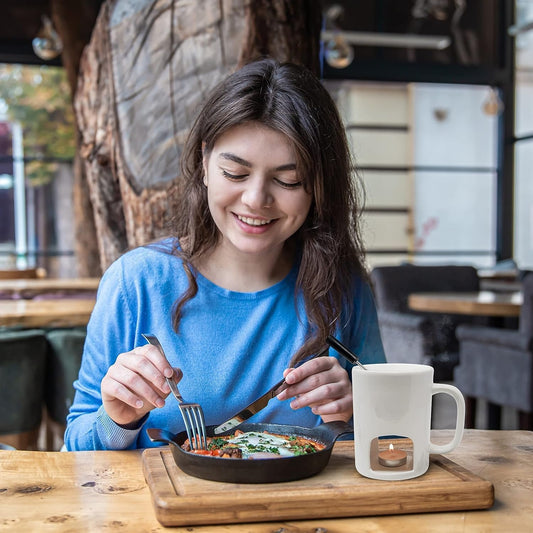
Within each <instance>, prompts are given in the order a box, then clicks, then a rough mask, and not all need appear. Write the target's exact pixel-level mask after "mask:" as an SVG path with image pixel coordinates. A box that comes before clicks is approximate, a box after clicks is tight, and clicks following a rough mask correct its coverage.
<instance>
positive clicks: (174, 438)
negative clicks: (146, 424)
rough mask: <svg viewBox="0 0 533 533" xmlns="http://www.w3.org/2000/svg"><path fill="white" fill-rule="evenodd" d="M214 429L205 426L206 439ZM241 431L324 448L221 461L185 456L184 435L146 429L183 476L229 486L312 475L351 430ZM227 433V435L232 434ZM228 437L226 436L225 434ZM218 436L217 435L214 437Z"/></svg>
mask: <svg viewBox="0 0 533 533" xmlns="http://www.w3.org/2000/svg"><path fill="white" fill-rule="evenodd" d="M215 427H217V426H207V428H206V433H207V436H208V437H212V436H214V433H213V430H214V428H215ZM238 429H240V430H241V431H244V432H247V431H260V432H261V431H268V432H269V433H278V434H281V435H296V436H300V437H306V438H309V439H312V440H315V441H317V442H320V443H322V444H324V445H325V448H324V449H322V450H320V451H318V452H315V453H310V454H308V455H295V456H292V457H279V458H266V459H223V458H222V457H212V456H208V455H196V454H194V453H188V452H186V451H185V450H183V449H182V448H181V445H182V444H183V443H184V442H185V440H186V439H187V432H185V431H182V432H181V433H178V434H176V435H173V434H172V433H170V432H169V431H166V430H164V429H156V428H149V429H147V430H146V431H147V433H148V436H149V437H150V440H151V441H152V442H165V443H167V444H170V445H171V446H170V449H171V450H172V455H173V456H174V461H175V462H176V465H177V466H178V467H179V468H180V469H181V470H182V471H183V472H185V473H186V474H189V475H191V476H194V477H199V478H202V479H210V480H212V481H226V482H229V483H276V482H280V481H293V480H295V479H303V478H306V477H311V476H314V475H315V474H318V472H320V471H322V470H323V469H324V468H325V467H326V465H327V464H328V461H329V458H330V456H331V451H332V449H333V445H334V444H335V441H336V440H337V438H338V437H340V436H341V435H344V434H346V433H353V428H352V426H351V425H350V424H347V423H346V422H340V421H338V422H327V423H324V424H321V425H320V426H317V427H315V428H304V427H298V426H287V425H280V424H251V423H244V424H240V425H239V428H238ZM232 432H233V430H232V431H229V432H228V433H232ZM226 434H227V433H226ZM217 436H218V435H217Z"/></svg>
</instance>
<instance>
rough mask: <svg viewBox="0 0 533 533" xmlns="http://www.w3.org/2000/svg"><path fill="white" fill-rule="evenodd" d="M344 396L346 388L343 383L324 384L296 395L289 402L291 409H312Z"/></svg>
mask: <svg viewBox="0 0 533 533" xmlns="http://www.w3.org/2000/svg"><path fill="white" fill-rule="evenodd" d="M345 395H346V388H345V386H344V384H343V383H338V382H336V383H326V384H324V385H321V386H320V387H316V388H312V389H310V390H308V391H306V392H302V393H301V394H297V395H296V397H295V398H294V399H293V400H292V401H291V403H290V406H291V408H292V409H300V408H301V407H312V406H314V405H321V404H323V403H325V402H331V401H333V400H338V399H340V398H342V397H344V396H345Z"/></svg>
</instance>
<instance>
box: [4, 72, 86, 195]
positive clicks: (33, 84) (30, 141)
mask: <svg viewBox="0 0 533 533" xmlns="http://www.w3.org/2000/svg"><path fill="white" fill-rule="evenodd" d="M0 114H3V115H5V116H6V117H7V119H8V120H11V121H16V122H20V124H21V126H22V130H23V144H24V157H27V158H37V160H36V161H30V162H27V163H26V164H25V174H26V177H27V179H29V180H30V181H31V183H32V185H34V186H36V185H42V184H45V183H48V182H50V181H51V180H52V179H53V177H54V174H55V171H56V167H57V164H56V163H54V162H53V161H51V162H50V160H53V159H63V160H72V159H73V158H74V154H75V150H76V134H75V131H76V127H75V120H74V111H73V109H72V101H71V94H70V88H69V85H68V82H67V77H66V74H65V71H64V69H62V68H60V67H48V66H38V67H36V66H29V65H15V64H9V65H8V64H0ZM39 159H42V160H43V161H39Z"/></svg>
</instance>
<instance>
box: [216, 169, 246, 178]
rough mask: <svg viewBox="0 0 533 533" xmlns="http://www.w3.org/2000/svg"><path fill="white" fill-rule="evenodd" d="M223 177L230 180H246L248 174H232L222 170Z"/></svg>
mask: <svg viewBox="0 0 533 533" xmlns="http://www.w3.org/2000/svg"><path fill="white" fill-rule="evenodd" d="M222 175H223V176H224V177H225V178H228V179H230V180H242V179H243V178H246V177H247V176H248V174H230V173H229V172H228V171H227V170H224V169H222Z"/></svg>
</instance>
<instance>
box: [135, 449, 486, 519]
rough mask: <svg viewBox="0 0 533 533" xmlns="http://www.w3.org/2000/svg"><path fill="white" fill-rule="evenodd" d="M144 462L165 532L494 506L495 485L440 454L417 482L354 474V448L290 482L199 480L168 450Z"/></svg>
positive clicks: (153, 452) (150, 452) (147, 453)
mask: <svg viewBox="0 0 533 533" xmlns="http://www.w3.org/2000/svg"><path fill="white" fill-rule="evenodd" d="M142 460H143V471H144V475H145V478H146V481H147V483H148V486H149V487H150V489H151V492H152V500H153V504H154V508H155V513H156V516H157V518H158V520H159V521H160V522H161V523H162V524H163V525H165V526H187V525H198V524H212V523H218V524H233V523H238V522H260V521H265V520H301V519H304V518H331V517H346V516H351V517H353V516H368V515H374V516H375V515H387V514H404V513H424V512H435V511H455V510H459V509H486V508H489V507H491V506H492V504H493V502H494V492H493V487H492V484H491V483H490V482H488V481H486V480H484V479H481V478H480V477H478V476H476V475H474V474H472V473H471V472H469V471H468V470H466V469H465V468H462V467H460V466H459V465H457V464H455V463H454V462H453V461H450V460H449V459H447V458H445V457H443V456H440V455H436V456H433V457H432V460H431V464H430V468H429V470H428V472H427V473H426V474H425V475H424V476H421V477H418V478H415V479H412V480H407V481H396V482H384V481H376V480H372V479H367V478H365V477H363V476H361V475H359V474H358V473H357V471H356V470H355V466H354V446H353V442H351V441H343V442H338V443H337V444H336V445H335V448H334V452H333V454H332V457H331V459H330V462H329V464H328V466H327V467H326V469H325V470H324V471H323V472H321V473H320V474H318V475H316V476H313V477H311V478H308V479H303V480H298V481H291V482H287V483H269V484H261V485H257V484H234V483H219V482H215V481H206V480H202V479H198V478H195V477H192V476H189V475H187V474H185V473H183V472H182V471H181V470H180V469H179V468H178V467H177V466H176V464H175V462H174V458H173V456H172V453H171V451H170V449H169V448H168V447H165V448H160V449H158V448H156V449H149V450H146V451H145V452H144V453H143V456H142Z"/></svg>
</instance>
